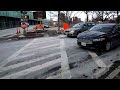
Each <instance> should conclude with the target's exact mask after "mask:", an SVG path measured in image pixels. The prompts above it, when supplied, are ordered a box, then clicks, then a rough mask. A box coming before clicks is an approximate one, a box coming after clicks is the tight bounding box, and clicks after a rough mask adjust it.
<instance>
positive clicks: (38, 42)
mask: <svg viewBox="0 0 120 90" xmlns="http://www.w3.org/2000/svg"><path fill="white" fill-rule="evenodd" d="M51 41H52V42H53V41H57V39H52V40H51V39H48V40H46V41H45V40H44V41H37V42H35V43H34V45H38V44H41V43H48V42H51ZM34 45H33V46H34ZM31 47H32V46H31Z"/></svg>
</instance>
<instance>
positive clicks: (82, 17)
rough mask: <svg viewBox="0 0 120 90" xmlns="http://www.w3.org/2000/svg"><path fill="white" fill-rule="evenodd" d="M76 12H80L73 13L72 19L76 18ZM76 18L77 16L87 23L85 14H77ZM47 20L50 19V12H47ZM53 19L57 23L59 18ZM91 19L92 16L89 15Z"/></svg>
mask: <svg viewBox="0 0 120 90" xmlns="http://www.w3.org/2000/svg"><path fill="white" fill-rule="evenodd" d="M76 12H78V11H74V12H73V14H72V17H73V16H74V14H75V13H76ZM75 16H77V17H78V18H81V20H82V21H85V19H86V14H84V13H81V14H80V13H77V14H76V15H75ZM46 18H47V19H50V11H46ZM52 18H53V20H54V21H57V17H52ZM91 18H92V16H91V15H89V19H91Z"/></svg>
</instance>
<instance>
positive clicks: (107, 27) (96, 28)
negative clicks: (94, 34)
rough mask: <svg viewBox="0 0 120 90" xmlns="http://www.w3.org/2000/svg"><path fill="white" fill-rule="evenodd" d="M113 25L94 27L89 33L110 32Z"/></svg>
mask: <svg viewBox="0 0 120 90" xmlns="http://www.w3.org/2000/svg"><path fill="white" fill-rule="evenodd" d="M114 26H115V25H95V26H93V27H92V28H91V29H90V31H100V32H110V31H111V30H112V28H113V27H114Z"/></svg>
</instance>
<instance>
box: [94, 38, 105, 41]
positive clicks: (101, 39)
mask: <svg viewBox="0 0 120 90" xmlns="http://www.w3.org/2000/svg"><path fill="white" fill-rule="evenodd" d="M103 40H105V38H99V39H93V41H103Z"/></svg>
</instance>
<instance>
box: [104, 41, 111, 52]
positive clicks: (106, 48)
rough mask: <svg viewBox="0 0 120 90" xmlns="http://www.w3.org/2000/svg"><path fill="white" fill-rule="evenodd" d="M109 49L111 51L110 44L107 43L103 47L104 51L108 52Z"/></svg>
mask: <svg viewBox="0 0 120 90" xmlns="http://www.w3.org/2000/svg"><path fill="white" fill-rule="evenodd" d="M110 49H111V42H107V43H106V45H105V50H106V51H110Z"/></svg>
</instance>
